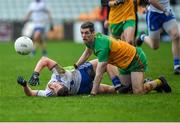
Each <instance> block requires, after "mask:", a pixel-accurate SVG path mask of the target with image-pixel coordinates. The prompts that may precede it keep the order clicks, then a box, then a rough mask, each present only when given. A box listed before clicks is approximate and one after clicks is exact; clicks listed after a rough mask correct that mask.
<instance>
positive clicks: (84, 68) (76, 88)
mask: <svg viewBox="0 0 180 123" xmlns="http://www.w3.org/2000/svg"><path fill="white" fill-rule="evenodd" d="M94 77H95V72H94V70H93V66H92V64H91V63H89V62H86V63H84V64H83V65H81V66H79V68H78V69H74V70H66V72H65V74H62V75H56V74H54V73H53V74H52V76H51V79H50V81H49V82H48V84H49V83H52V82H60V83H61V84H63V85H64V86H66V87H67V88H68V90H69V94H70V95H76V94H89V93H90V92H91V89H92V85H93V80H94ZM37 96H53V92H52V90H51V89H49V88H48V86H47V87H46V89H45V90H39V91H38V92H37Z"/></svg>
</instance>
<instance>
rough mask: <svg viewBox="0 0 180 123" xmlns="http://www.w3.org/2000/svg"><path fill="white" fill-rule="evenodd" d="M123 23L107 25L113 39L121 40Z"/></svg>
mask: <svg viewBox="0 0 180 123" xmlns="http://www.w3.org/2000/svg"><path fill="white" fill-rule="evenodd" d="M123 25H124V23H123V22H121V23H118V24H109V29H110V33H111V35H112V36H113V37H114V38H117V39H121V35H122V33H123Z"/></svg>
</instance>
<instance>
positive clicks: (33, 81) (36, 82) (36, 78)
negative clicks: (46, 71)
mask: <svg viewBox="0 0 180 123" xmlns="http://www.w3.org/2000/svg"><path fill="white" fill-rule="evenodd" d="M29 84H30V85H32V86H36V85H39V84H40V82H39V73H38V72H34V73H33V74H32V76H31V78H30V79H29Z"/></svg>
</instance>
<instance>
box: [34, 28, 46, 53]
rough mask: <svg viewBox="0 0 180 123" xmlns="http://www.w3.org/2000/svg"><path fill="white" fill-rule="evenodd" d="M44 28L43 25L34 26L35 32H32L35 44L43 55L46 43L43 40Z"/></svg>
mask: <svg viewBox="0 0 180 123" xmlns="http://www.w3.org/2000/svg"><path fill="white" fill-rule="evenodd" d="M44 31H45V30H44V28H43V27H37V28H35V32H34V38H33V39H34V41H35V42H36V44H37V45H36V46H38V47H40V48H41V50H42V54H43V56H46V55H47V51H46V44H45V42H44V34H45V32H44Z"/></svg>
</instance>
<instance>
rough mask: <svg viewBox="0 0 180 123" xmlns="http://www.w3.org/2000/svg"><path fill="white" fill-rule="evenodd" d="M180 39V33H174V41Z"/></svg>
mask: <svg viewBox="0 0 180 123" xmlns="http://www.w3.org/2000/svg"><path fill="white" fill-rule="evenodd" d="M179 40H180V34H179V33H176V34H174V35H173V41H179Z"/></svg>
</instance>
